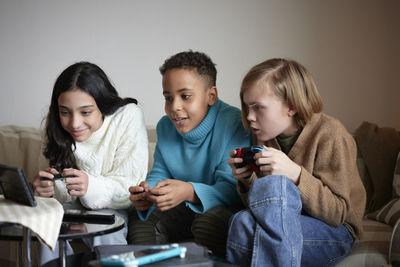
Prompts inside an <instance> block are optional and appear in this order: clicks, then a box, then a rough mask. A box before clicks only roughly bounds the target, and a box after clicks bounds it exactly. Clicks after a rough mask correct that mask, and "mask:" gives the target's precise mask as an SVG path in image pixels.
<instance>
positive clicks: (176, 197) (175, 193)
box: [147, 179, 200, 211]
mask: <svg viewBox="0 0 400 267" xmlns="http://www.w3.org/2000/svg"><path fill="white" fill-rule="evenodd" d="M149 193H150V194H149V195H148V196H147V199H148V200H149V201H151V202H153V203H154V204H155V205H156V208H157V209H158V210H160V211H166V210H169V209H171V208H174V207H176V206H178V205H179V204H181V203H182V202H183V201H188V202H191V203H199V202H200V200H199V199H198V197H197V195H196V193H195V192H194V188H193V186H192V185H191V184H190V183H187V182H183V181H180V180H175V179H166V180H163V181H161V182H158V183H157V184H156V186H155V187H154V188H152V189H149Z"/></svg>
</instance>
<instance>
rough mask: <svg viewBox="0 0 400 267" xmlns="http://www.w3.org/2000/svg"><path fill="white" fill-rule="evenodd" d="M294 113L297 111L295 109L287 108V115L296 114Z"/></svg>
mask: <svg viewBox="0 0 400 267" xmlns="http://www.w3.org/2000/svg"><path fill="white" fill-rule="evenodd" d="M296 113H297V109H295V108H293V107H289V110H288V115H289V117H293V116H294V115H296Z"/></svg>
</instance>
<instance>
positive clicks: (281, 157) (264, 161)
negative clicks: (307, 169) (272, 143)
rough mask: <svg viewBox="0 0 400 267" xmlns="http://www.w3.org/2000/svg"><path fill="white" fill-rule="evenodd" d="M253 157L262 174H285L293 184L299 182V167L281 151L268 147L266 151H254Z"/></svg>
mask: <svg viewBox="0 0 400 267" xmlns="http://www.w3.org/2000/svg"><path fill="white" fill-rule="evenodd" d="M254 159H255V160H256V164H257V165H258V166H259V169H260V171H261V174H262V175H263V176H266V175H270V174H274V175H285V176H287V177H288V178H289V179H290V180H292V181H293V183H294V184H296V185H298V184H299V178H300V172H301V167H300V166H299V165H297V164H296V163H295V162H293V161H292V160H291V159H290V158H289V157H288V156H287V155H286V154H285V153H283V152H282V151H280V150H277V149H274V148H271V147H268V149H267V151H262V152H259V153H256V155H255V156H254Z"/></svg>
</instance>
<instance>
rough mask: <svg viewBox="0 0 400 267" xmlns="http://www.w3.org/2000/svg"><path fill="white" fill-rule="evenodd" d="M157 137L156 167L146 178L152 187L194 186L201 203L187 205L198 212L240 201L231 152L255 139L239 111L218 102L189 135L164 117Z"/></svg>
mask: <svg viewBox="0 0 400 267" xmlns="http://www.w3.org/2000/svg"><path fill="white" fill-rule="evenodd" d="M157 137H158V140H157V146H156V149H155V152H154V165H153V168H152V170H151V172H150V173H149V175H148V176H147V178H146V181H147V182H148V183H149V186H150V188H153V187H154V186H155V185H156V184H157V183H158V182H160V181H162V180H164V179H178V180H181V181H184V182H189V183H191V184H192V186H193V188H194V191H195V193H196V195H197V197H198V198H199V200H200V203H199V204H193V203H190V202H186V206H188V207H189V208H191V209H192V210H193V211H194V212H196V213H204V212H206V211H207V210H209V209H211V208H213V207H215V206H220V205H223V206H229V205H232V204H235V203H237V202H238V201H240V198H239V197H238V194H237V192H236V180H235V178H234V177H233V176H232V169H231V167H230V166H229V164H228V159H229V152H230V151H232V150H234V149H236V148H238V147H244V146H248V145H250V142H251V139H250V136H249V134H248V133H247V132H246V131H245V129H244V128H243V126H242V121H241V113H240V110H239V109H237V108H235V107H232V106H229V105H228V104H226V103H224V102H222V101H221V100H218V101H217V102H216V103H215V104H214V105H213V106H211V107H210V108H209V110H208V113H207V115H206V116H205V117H204V119H203V120H202V122H201V123H200V124H199V125H198V126H197V127H196V128H194V129H193V130H191V131H190V132H188V133H186V134H181V133H179V132H178V131H177V130H176V128H175V126H174V124H173V123H172V122H171V120H170V119H169V118H168V116H164V117H163V118H161V120H160V121H159V122H158V124H157ZM154 208H155V206H154V205H153V206H152V207H150V208H149V209H148V210H147V211H138V215H139V217H140V218H141V219H142V220H146V219H147V218H148V217H149V216H150V214H151V212H152V211H153V210H154Z"/></svg>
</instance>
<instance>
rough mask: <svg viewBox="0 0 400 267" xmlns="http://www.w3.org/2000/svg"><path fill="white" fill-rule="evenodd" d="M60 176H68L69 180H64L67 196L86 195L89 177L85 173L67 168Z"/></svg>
mask: <svg viewBox="0 0 400 267" xmlns="http://www.w3.org/2000/svg"><path fill="white" fill-rule="evenodd" d="M62 176H70V178H65V183H66V184H67V190H68V194H70V195H71V196H78V197H83V196H84V195H86V192H87V189H88V184H89V177H88V175H87V174H86V173H85V172H83V171H80V170H77V169H72V168H69V169H64V170H63V172H62Z"/></svg>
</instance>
